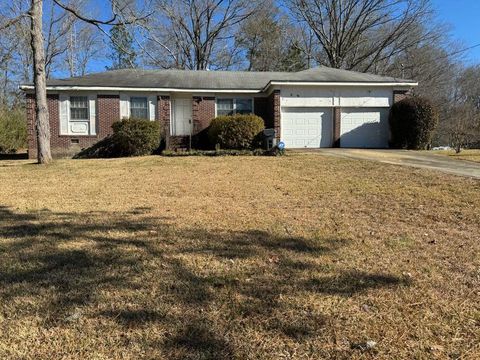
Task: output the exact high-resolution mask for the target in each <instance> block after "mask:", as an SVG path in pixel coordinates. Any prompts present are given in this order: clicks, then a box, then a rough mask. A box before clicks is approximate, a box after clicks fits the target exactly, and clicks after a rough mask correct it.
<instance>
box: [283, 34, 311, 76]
mask: <svg viewBox="0 0 480 360" xmlns="http://www.w3.org/2000/svg"><path fill="white" fill-rule="evenodd" d="M306 68H307V62H306V61H305V56H304V54H303V52H302V49H301V48H300V44H298V42H297V41H294V42H292V44H291V45H290V47H289V48H288V50H287V52H286V54H285V55H284V56H283V59H282V61H281V64H280V70H281V71H302V70H305V69H306Z"/></svg>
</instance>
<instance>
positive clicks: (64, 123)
mask: <svg viewBox="0 0 480 360" xmlns="http://www.w3.org/2000/svg"><path fill="white" fill-rule="evenodd" d="M58 100H59V101H58V104H59V107H60V108H59V117H60V135H68V116H69V113H68V109H69V105H68V103H69V96H68V95H66V94H60V95H59V96H58Z"/></svg>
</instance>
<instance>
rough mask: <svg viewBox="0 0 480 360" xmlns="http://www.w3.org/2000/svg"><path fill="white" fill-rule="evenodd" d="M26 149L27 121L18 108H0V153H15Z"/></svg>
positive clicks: (23, 113) (23, 112) (22, 111)
mask: <svg viewBox="0 0 480 360" xmlns="http://www.w3.org/2000/svg"><path fill="white" fill-rule="evenodd" d="M26 147H27V119H26V117H25V111H24V110H23V109H20V108H16V109H12V110H9V109H6V108H1V107H0V153H15V152H17V150H19V149H25V148H26Z"/></svg>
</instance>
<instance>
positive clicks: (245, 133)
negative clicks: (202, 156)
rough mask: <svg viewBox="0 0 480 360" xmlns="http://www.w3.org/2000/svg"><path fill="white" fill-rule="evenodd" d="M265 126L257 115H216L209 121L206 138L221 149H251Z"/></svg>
mask: <svg viewBox="0 0 480 360" xmlns="http://www.w3.org/2000/svg"><path fill="white" fill-rule="evenodd" d="M264 128H265V125H264V122H263V119H262V118H261V117H259V116H257V115H253V114H249V115H241V114H237V115H227V116H218V117H216V118H215V119H213V120H212V122H211V123H210V128H209V130H208V138H209V139H210V143H211V144H212V146H214V147H217V146H220V148H222V149H238V150H241V149H252V148H254V147H256V145H257V139H258V136H259V134H260V133H261V131H262V130H263V129H264Z"/></svg>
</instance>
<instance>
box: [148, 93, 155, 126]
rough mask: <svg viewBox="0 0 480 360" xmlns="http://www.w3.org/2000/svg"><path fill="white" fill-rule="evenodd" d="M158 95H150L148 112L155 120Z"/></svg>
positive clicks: (151, 118)
mask: <svg viewBox="0 0 480 360" xmlns="http://www.w3.org/2000/svg"><path fill="white" fill-rule="evenodd" d="M156 105H157V97H156V96H155V95H150V96H149V97H148V114H149V118H150V120H151V121H153V120H155V116H156V115H155V114H156V109H157V106H156Z"/></svg>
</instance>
